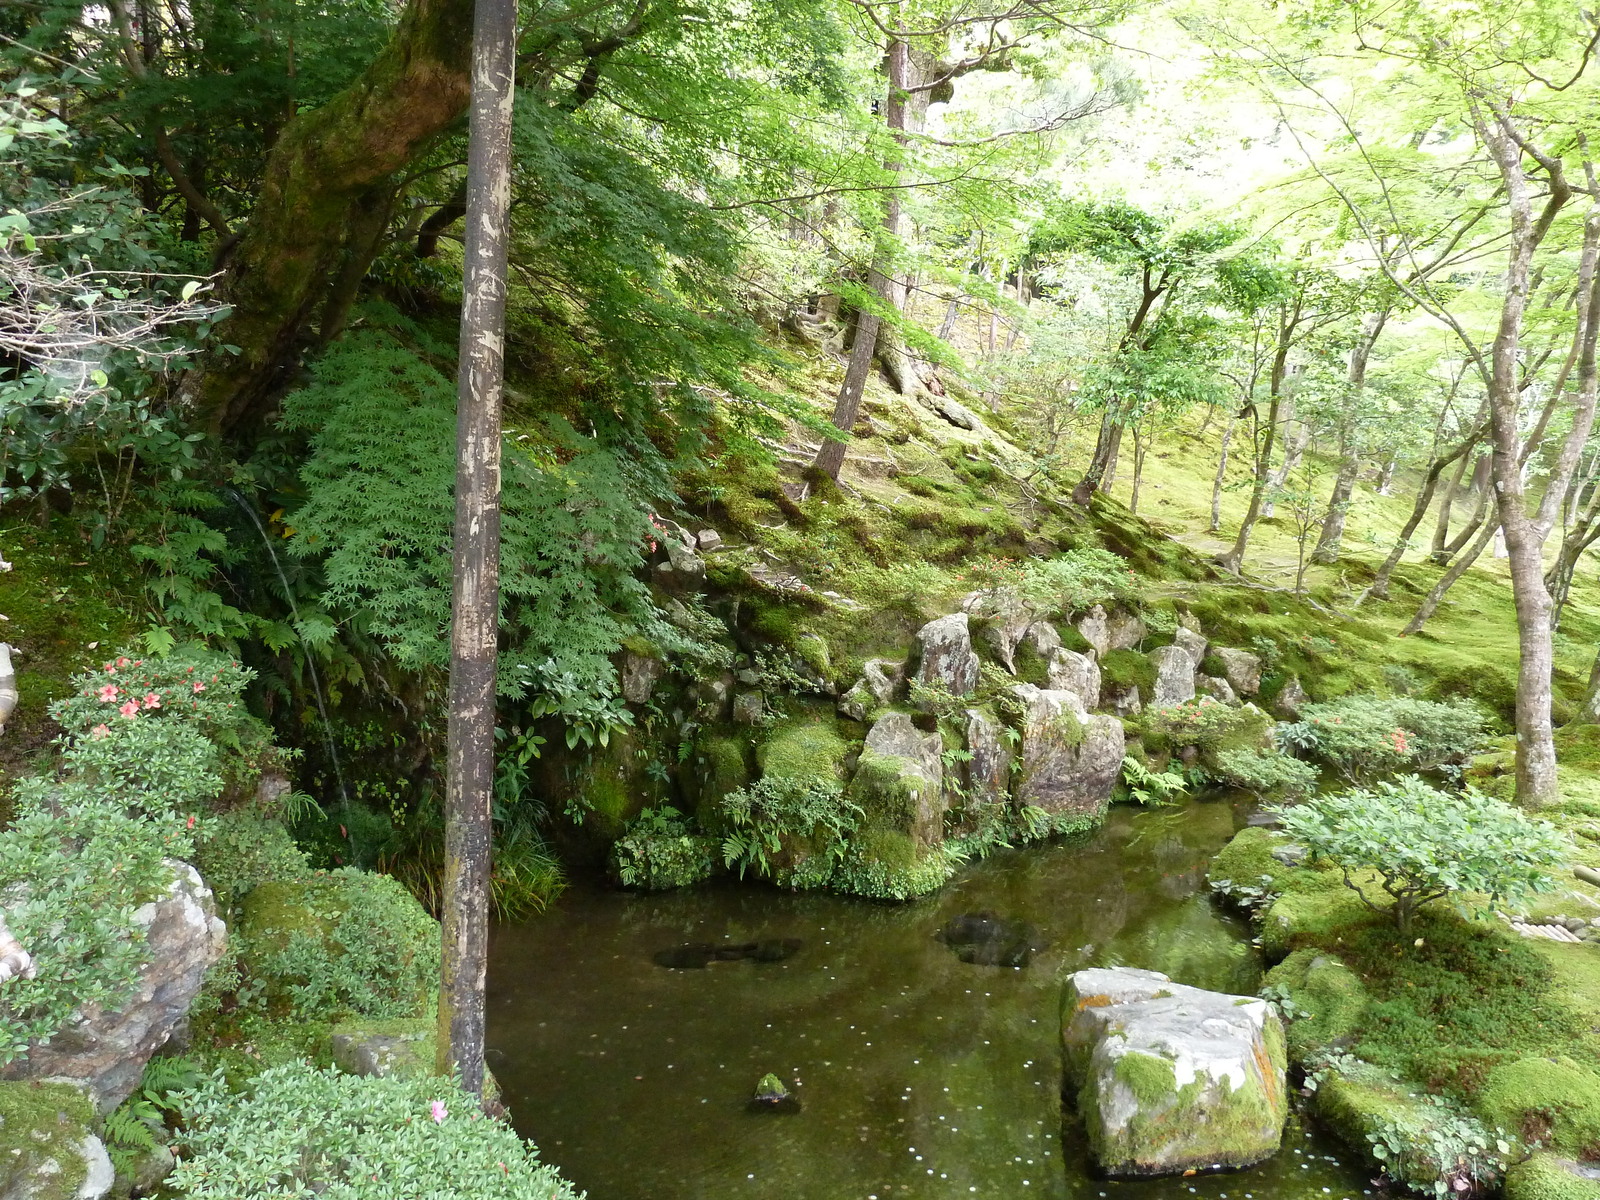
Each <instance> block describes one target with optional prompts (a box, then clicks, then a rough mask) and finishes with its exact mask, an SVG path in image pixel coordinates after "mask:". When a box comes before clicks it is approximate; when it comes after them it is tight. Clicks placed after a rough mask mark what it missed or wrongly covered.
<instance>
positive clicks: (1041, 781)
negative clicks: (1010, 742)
mask: <svg viewBox="0 0 1600 1200" xmlns="http://www.w3.org/2000/svg"><path fill="white" fill-rule="evenodd" d="M1011 690H1012V691H1013V692H1014V693H1015V694H1016V695H1017V697H1018V698H1019V699H1020V700H1021V701H1022V704H1023V718H1022V756H1021V766H1020V771H1019V778H1018V782H1017V802H1018V803H1019V804H1024V805H1032V806H1034V807H1035V808H1041V809H1043V810H1044V811H1045V812H1047V813H1049V814H1050V815H1051V816H1052V817H1087V818H1094V819H1098V818H1099V817H1101V816H1102V815H1104V813H1105V810H1106V805H1107V804H1109V803H1110V801H1111V789H1112V788H1113V787H1114V786H1115V784H1116V782H1117V777H1118V776H1119V775H1120V774H1121V772H1122V756H1123V752H1124V749H1125V747H1124V739H1123V733H1122V722H1121V721H1119V720H1117V719H1116V718H1115V717H1110V716H1105V715H1094V716H1091V715H1090V714H1089V713H1088V711H1087V710H1086V709H1085V707H1084V704H1083V701H1082V700H1081V699H1080V698H1079V697H1078V694H1077V693H1076V692H1064V691H1049V690H1046V689H1044V688H1036V687H1034V686H1032V685H1031V684H1019V685H1018V686H1016V687H1014V688H1012V689H1011Z"/></svg>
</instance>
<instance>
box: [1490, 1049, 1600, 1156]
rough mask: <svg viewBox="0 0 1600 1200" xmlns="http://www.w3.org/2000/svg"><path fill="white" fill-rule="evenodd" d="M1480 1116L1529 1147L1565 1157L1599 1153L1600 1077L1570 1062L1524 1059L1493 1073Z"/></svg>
mask: <svg viewBox="0 0 1600 1200" xmlns="http://www.w3.org/2000/svg"><path fill="white" fill-rule="evenodd" d="M1477 1108H1478V1111H1479V1112H1481V1113H1482V1114H1483V1117H1484V1120H1486V1121H1487V1122H1488V1123H1489V1124H1490V1125H1498V1126H1500V1127H1501V1128H1502V1129H1506V1130H1509V1131H1510V1132H1512V1133H1515V1134H1516V1135H1517V1136H1519V1137H1521V1138H1523V1139H1524V1140H1525V1141H1528V1142H1535V1141H1537V1142H1540V1143H1542V1144H1543V1145H1545V1146H1546V1147H1547V1148H1550V1149H1554V1150H1560V1151H1562V1152H1564V1153H1567V1154H1578V1155H1588V1154H1593V1153H1595V1152H1596V1151H1597V1150H1600V1071H1596V1070H1595V1068H1594V1067H1592V1066H1584V1065H1582V1064H1580V1063H1577V1062H1574V1061H1573V1060H1572V1059H1570V1058H1522V1059H1518V1060H1517V1061H1516V1062H1512V1063H1507V1064H1505V1065H1504V1066H1500V1067H1496V1068H1495V1069H1494V1070H1493V1071H1492V1072H1490V1074H1489V1078H1488V1080H1487V1081H1486V1082H1485V1084H1484V1086H1483V1090H1482V1092H1481V1093H1480V1094H1479V1096H1478V1099H1477Z"/></svg>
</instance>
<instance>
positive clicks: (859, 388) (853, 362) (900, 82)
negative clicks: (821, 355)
mask: <svg viewBox="0 0 1600 1200" xmlns="http://www.w3.org/2000/svg"><path fill="white" fill-rule="evenodd" d="M910 58H911V49H910V47H909V46H908V45H907V44H906V43H905V42H903V41H899V40H893V41H891V42H890V43H889V49H888V53H887V54H886V55H885V62H886V64H887V66H888V73H889V87H888V95H887V98H886V100H885V103H884V109H883V120H884V124H885V125H886V126H888V128H889V130H890V132H891V133H892V134H893V136H894V138H895V141H896V142H897V143H899V144H900V145H904V139H905V129H906V95H907V93H906V86H907V77H908V72H909V70H910ZM883 165H884V170H885V171H887V172H889V174H890V179H891V182H892V181H893V180H894V178H895V176H897V175H898V174H899V173H900V172H901V171H902V170H904V169H905V163H904V160H903V157H902V156H901V155H899V154H898V153H897V154H896V156H895V157H894V158H893V159H891V160H890V161H888V162H885V163H884V164H883ZM882 228H883V239H882V240H881V241H880V242H879V244H878V248H877V249H876V250H875V251H874V252H873V258H872V266H871V267H870V268H869V270H868V273H867V279H868V282H869V283H870V285H871V287H872V290H873V291H874V292H875V293H876V294H877V295H878V297H879V299H881V300H882V301H883V302H884V304H885V305H889V306H894V305H895V304H896V285H895V282H894V280H893V279H892V278H891V277H890V269H891V268H890V265H889V263H890V259H889V256H890V254H891V253H892V250H893V247H892V243H893V242H894V241H897V240H898V239H899V236H900V193H899V192H898V191H896V190H895V189H894V188H893V187H890V188H888V189H886V190H885V192H884V200H883V226H882ZM881 327H882V320H881V319H880V318H879V316H878V314H876V313H869V312H865V311H862V312H860V313H859V314H858V316H857V320H856V327H855V339H854V340H853V341H852V342H851V344H850V362H849V365H848V366H847V367H846V368H845V373H844V382H843V383H841V384H840V385H839V395H838V397H837V398H836V399H835V400H834V404H833V424H834V426H835V427H836V428H837V429H838V430H839V431H840V432H841V433H843V434H844V435H845V440H846V441H847V440H848V438H849V435H850V431H851V430H852V429H854V428H855V424H856V418H857V417H858V416H859V415H860V414H861V397H862V394H863V393H864V392H865V391H866V386H867V377H868V376H869V375H870V374H871V373H872V360H873V359H874V358H875V357H876V356H877V354H878V351H879V343H880V341H881V339H880V337H879V333H880V330H881ZM884 344H885V345H887V344H888V343H886V342H885V343H884ZM902 382H903V381H902ZM902 390H904V389H902ZM844 451H845V441H832V440H829V441H825V442H823V443H822V447H821V449H819V450H818V451H817V457H816V460H815V462H814V463H813V464H812V465H813V466H815V467H816V469H817V470H819V471H821V472H823V473H824V474H825V475H827V477H828V478H829V479H832V480H835V481H837V480H838V478H839V471H840V470H841V468H843V466H844Z"/></svg>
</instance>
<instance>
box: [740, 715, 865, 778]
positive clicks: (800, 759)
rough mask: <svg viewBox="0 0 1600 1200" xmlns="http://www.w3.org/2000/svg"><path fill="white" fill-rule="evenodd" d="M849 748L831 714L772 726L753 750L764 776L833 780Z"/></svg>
mask: <svg viewBox="0 0 1600 1200" xmlns="http://www.w3.org/2000/svg"><path fill="white" fill-rule="evenodd" d="M849 752H850V747H849V744H848V743H847V742H846V741H845V740H844V739H843V738H842V737H840V736H839V734H838V731H837V730H836V729H835V728H834V724H833V721H832V719H831V718H830V719H829V720H828V721H826V722H819V721H810V720H806V719H804V718H802V719H799V720H795V721H789V722H786V723H784V724H783V725H780V726H779V727H778V728H777V729H775V730H773V731H772V733H770V734H769V735H768V736H767V737H766V739H765V740H764V741H763V742H762V743H761V745H760V747H759V748H758V749H757V750H756V761H757V762H758V763H759V764H760V766H761V774H762V775H763V776H765V777H767V778H772V779H789V780H794V781H795V782H797V783H837V782H838V781H839V778H840V773H841V772H840V768H841V765H842V764H843V762H844V759H845V756H846V755H847V754H848V753H849Z"/></svg>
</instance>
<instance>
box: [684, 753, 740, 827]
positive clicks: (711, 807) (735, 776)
mask: <svg viewBox="0 0 1600 1200" xmlns="http://www.w3.org/2000/svg"><path fill="white" fill-rule="evenodd" d="M688 765H689V767H690V769H689V770H684V771H680V772H679V780H680V782H681V784H682V787H683V793H684V798H685V799H686V800H687V801H688V804H689V806H690V808H691V809H692V810H693V813H694V818H695V821H696V823H697V824H698V825H699V826H700V828H701V829H704V830H706V831H707V832H708V833H720V832H723V829H722V825H723V822H722V819H721V815H720V814H721V806H722V800H723V797H725V796H726V795H727V794H728V793H729V792H736V791H738V790H739V789H740V788H742V787H745V786H746V785H747V784H749V782H750V780H751V779H753V778H754V774H753V773H752V772H751V770H750V761H749V739H747V738H742V737H734V736H733V735H732V734H731V733H728V732H726V731H725V730H709V731H707V732H704V733H702V734H701V735H700V736H699V737H698V738H696V739H695V743H694V753H693V755H692V756H691V758H690V761H689V764H688Z"/></svg>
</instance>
